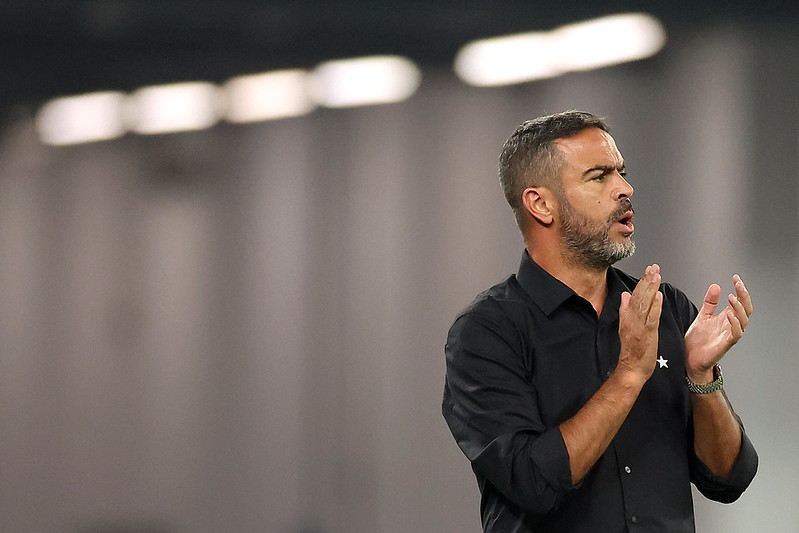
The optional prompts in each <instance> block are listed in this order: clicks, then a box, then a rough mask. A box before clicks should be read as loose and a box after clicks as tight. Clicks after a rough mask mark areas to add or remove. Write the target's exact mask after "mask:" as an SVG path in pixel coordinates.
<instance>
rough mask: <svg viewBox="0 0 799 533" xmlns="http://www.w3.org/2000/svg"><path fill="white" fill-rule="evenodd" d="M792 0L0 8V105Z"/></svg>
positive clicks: (2, 3)
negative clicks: (630, 14) (616, 16)
mask: <svg viewBox="0 0 799 533" xmlns="http://www.w3.org/2000/svg"><path fill="white" fill-rule="evenodd" d="M797 6H799V2H797V1H796V0H790V1H788V0H785V1H776V2H768V0H763V1H761V2H724V1H721V0H708V1H700V0H697V1H695V2H674V1H669V0H657V1H649V2H646V1H641V0H639V1H634V0H626V1H625V0H618V1H614V0H606V1H603V2H577V1H573V2H559V1H553V0H549V1H543V0H529V1H522V0H495V1H491V0H461V1H458V2H455V1H451V0H442V1H434V0H429V1H420V0H406V1H399V0H383V1H380V0H373V1H355V0H330V1H321V0H320V1H308V0H293V1H291V0H285V1H268V0H0V68H2V72H3V73H5V75H4V76H3V82H2V84H0V107H5V106H8V105H12V104H15V103H18V102H28V103H36V102H39V101H42V100H43V99H46V98H49V97H52V96H56V95H61V94H76V93H81V92H86V91H93V90H102V89H120V90H131V89H134V88H136V87H140V86H142V85H147V84H154V83H166V82H171V81H185V80H210V81H223V80H225V79H227V78H229V77H231V76H234V75H237V74H243V73H248V72H260V71H264V70H271V69H279V68H287V67H305V68H307V67H313V66H314V65H315V64H317V63H318V62H319V61H322V60H324V59H331V58H338V57H352V56H358V55H367V54H376V53H389V54H401V55H405V56H408V57H411V58H412V59H414V60H415V61H417V62H418V63H420V64H422V65H450V64H451V62H452V59H453V57H454V56H455V53H456V52H457V50H458V48H459V47H460V46H462V45H463V44H464V43H466V42H468V41H470V40H473V39H476V38H480V37H487V36H492V35H500V34H504V33H512V32H519V31H529V30H539V29H541V30H542V29H550V28H552V27H555V26H557V25H559V24H563V23H566V22H572V21H576V20H581V19H585V18H590V17H593V16H597V15H603V14H609V13H619V12H625V11H647V12H650V13H652V14H654V15H656V16H658V17H660V18H661V20H663V21H664V22H665V23H666V25H667V27H673V26H675V25H685V24H688V25H704V24H708V23H711V22H718V21H724V20H736V21H744V22H746V23H749V22H752V23H758V22H768V21H774V22H784V21H786V20H788V21H794V22H796V21H799V7H797Z"/></svg>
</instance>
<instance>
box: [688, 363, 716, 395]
mask: <svg viewBox="0 0 799 533" xmlns="http://www.w3.org/2000/svg"><path fill="white" fill-rule="evenodd" d="M708 373H709V374H710V378H709V379H708V377H707V374H708ZM685 383H686V385H687V386H688V390H689V391H690V392H691V393H693V394H710V393H713V392H716V391H720V390H721V389H722V388H724V378H723V376H722V375H721V367H720V366H719V365H714V366H713V368H712V369H711V370H709V371H708V372H705V373H702V377H701V378H699V379H698V380H697V379H696V378H695V377H692V376H690V375H688V374H687V373H686V376H685Z"/></svg>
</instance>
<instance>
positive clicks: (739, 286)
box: [732, 274, 754, 317]
mask: <svg viewBox="0 0 799 533" xmlns="http://www.w3.org/2000/svg"><path fill="white" fill-rule="evenodd" d="M732 282H733V284H734V285H735V294H737V295H738V300H740V301H741V305H743V308H744V310H745V311H746V316H747V317H748V316H750V315H751V314H752V311H754V306H753V305H752V296H751V295H750V294H749V291H748V290H747V289H746V285H744V282H743V280H742V279H741V276H739V275H738V274H736V275H734V276H733V277H732Z"/></svg>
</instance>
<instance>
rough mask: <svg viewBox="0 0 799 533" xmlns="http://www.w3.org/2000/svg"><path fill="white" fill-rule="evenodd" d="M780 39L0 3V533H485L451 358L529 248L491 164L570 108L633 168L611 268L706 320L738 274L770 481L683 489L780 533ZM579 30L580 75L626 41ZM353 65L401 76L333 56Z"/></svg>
mask: <svg viewBox="0 0 799 533" xmlns="http://www.w3.org/2000/svg"><path fill="white" fill-rule="evenodd" d="M630 12H635V13H646V14H648V16H649V18H647V19H646V20H647V21H648V22H646V24H648V26H645V30H643V34H644V35H645V36H649V37H652V36H654V40H653V41H652V40H650V41H647V42H650V44H651V47H650V50H649V51H648V52H645V53H642V54H641V57H639V58H637V59H636V60H634V61H631V62H622V61H621V60H618V61H610V62H608V63H607V64H605V65H604V66H602V65H599V64H597V65H594V66H590V65H588V66H586V65H582V66H574V65H572V66H568V65H566V63H565V59H564V58H563V57H561V52H560V51H557V52H552V51H550V52H548V53H539V52H535V50H533V49H531V50H532V51H528V52H524V53H522V54H521V56H514V55H513V54H514V53H515V52H518V51H520V50H522V51H524V50H528V49H527V48H524V46H526V45H524V46H522V45H521V44H519V43H518V42H517V43H516V44H513V45H512V46H511V48H510V49H509V50H510V52H505V53H504V55H503V54H501V55H500V56H489V57H494V59H493V60H492V61H489V63H490V65H499V64H501V63H503V61H502V60H501V59H502V58H503V57H504V58H505V59H509V60H508V61H504V63H509V64H510V65H511V66H513V65H516V66H519V65H528V66H529V65H532V64H533V63H536V62H540V61H541V60H542V58H544V59H547V60H551V58H553V57H555V56H557V57H558V58H560V59H558V61H560V62H559V63H557V64H555V65H554V66H553V65H552V64H549V67H551V69H550V70H548V71H546V72H543V73H541V72H539V75H538V76H537V77H536V75H535V74H533V73H531V72H532V70H531V71H529V72H527V73H522V74H520V78H519V79H517V80H516V82H511V81H508V79H506V80H505V82H498V83H493V84H492V83H491V82H490V81H486V79H483V81H482V82H480V81H479V80H478V81H476V79H475V78H474V77H471V78H470V75H469V72H473V71H470V70H468V69H465V67H464V68H462V69H461V70H459V71H456V69H455V68H454V67H455V65H456V63H457V61H461V60H463V61H465V59H464V58H465V57H466V56H467V55H468V54H466V51H465V49H464V48H463V47H464V46H465V45H467V44H469V43H472V42H474V41H475V40H480V39H486V38H490V37H496V36H501V35H508V34H518V33H521V32H535V33H534V36H538V37H541V36H542V35H543V36H546V37H547V39H545V40H546V42H547V43H550V44H551V43H552V41H553V39H554V38H555V37H557V38H561V37H562V36H563V35H565V33H564V32H563V31H555V30H558V29H561V30H562V29H563V28H564V25H571V24H573V23H577V22H581V21H587V20H594V19H596V18H597V17H600V18H601V17H606V16H608V15H615V14H620V13H630ZM603 20H604V19H603ZM797 23H799V8H797V7H796V4H795V3H794V2H788V1H785V2H768V3H767V2H762V3H755V2H751V3H750V4H747V3H741V2H738V3H727V2H720V1H708V2H691V3H688V2H686V3H683V2H670V1H665V0H664V1H652V2H635V1H626V2H625V1H613V0H609V1H605V2H601V4H600V3H590V2H588V3H585V2H576V3H574V5H560V3H552V2H543V1H537V0H535V1H521V0H517V1H510V0H507V1H505V0H503V1H496V2H479V1H472V0H464V1H460V2H448V1H442V2H435V3H430V2H421V1H410V0H409V1H405V2H399V1H396V0H391V1H384V2H379V3H378V2H367V1H360V2H359V1H354V0H350V1H346V0H335V1H328V2H313V1H291V2H289V1H282V2H278V1H267V0H249V1H247V0H238V1H234V0H229V1H221V0H220V1H211V0H181V1H177V0H176V1H170V2H161V1H156V0H83V1H59V0H48V1H35V0H28V1H25V2H10V1H6V2H1V3H0V69H2V72H3V73H4V76H3V81H2V83H1V84H0V428H2V429H0V531H3V532H13V533H16V532H20V533H22V532H59V533H60V532H68V533H73V532H75V533H83V532H118V531H121V532H169V533H171V532H223V531H224V532H227V531H232V532H256V531H257V532H270V533H272V532H275V533H351V532H359V533H360V532H380V533H406V532H411V531H414V532H416V531H421V532H436V533H456V532H457V533H463V532H475V533H476V532H477V531H479V530H480V519H479V510H478V506H479V495H478V491H477V487H476V483H475V481H474V478H473V475H472V473H471V470H470V467H469V464H468V462H467V461H466V459H465V458H464V457H463V455H462V454H461V452H460V451H459V450H458V448H457V446H456V445H455V443H454V441H453V439H452V437H451V436H450V434H449V432H448V429H447V427H446V425H445V424H444V421H443V418H442V417H441V414H440V402H441V392H442V387H443V371H444V362H443V345H444V340H445V336H446V332H447V329H448V327H449V325H450V323H451V321H452V320H453V318H454V316H455V314H456V313H457V312H458V310H459V309H461V308H462V307H463V306H465V305H466V304H467V303H468V302H469V301H470V300H471V299H472V297H473V296H474V295H475V294H476V293H477V292H479V291H481V290H483V289H485V288H487V287H488V286H490V285H492V284H494V283H497V282H499V281H500V280H502V279H504V278H505V277H506V276H508V275H509V274H511V273H513V272H515V270H516V268H517V266H518V262H519V259H520V258H521V254H522V251H523V243H522V241H521V238H520V236H519V234H518V231H517V229H516V227H515V224H514V221H513V217H512V215H511V212H510V210H509V208H508V207H507V206H506V205H505V203H504V199H503V197H502V194H501V191H500V188H499V185H498V182H497V179H496V162H497V157H498V155H499V151H500V149H501V146H502V143H503V142H504V140H505V139H506V138H507V136H508V135H509V134H510V133H511V131H512V130H513V129H514V128H515V127H516V125H517V124H519V123H520V122H522V121H523V120H525V119H527V118H531V117H534V116H538V115H541V114H545V113H550V112H556V111H562V110H565V109H569V108H581V109H585V110H588V111H591V112H594V113H596V114H599V115H602V116H604V117H606V118H607V120H608V122H609V123H610V125H611V128H612V133H613V134H614V136H615V138H616V141H617V143H618V146H619V148H620V150H621V151H622V153H623V155H624V156H625V159H626V163H627V167H628V169H629V176H630V181H631V183H632V184H633V186H634V187H635V191H636V192H635V195H634V197H633V201H634V203H635V206H636V211H637V216H636V229H637V231H636V242H637V244H638V251H637V253H636V254H635V256H633V257H632V258H629V259H627V260H625V261H624V262H623V263H622V264H621V265H620V266H621V267H622V268H623V269H625V270H627V271H629V272H630V273H631V274H634V275H638V274H639V273H641V272H642V271H643V268H644V267H645V266H646V265H647V264H650V263H653V262H658V263H659V264H660V265H661V267H662V271H663V275H664V278H665V279H666V281H669V282H671V283H673V284H675V285H677V286H679V287H681V288H682V289H683V290H684V291H685V292H686V293H687V294H688V295H689V296H690V297H691V298H692V299H693V300H694V301H695V302H701V299H702V296H703V295H704V291H705V289H706V288H707V286H708V285H709V284H710V283H712V282H719V283H720V284H721V285H722V287H723V290H724V291H726V292H729V291H731V290H732V283H731V276H732V275H733V274H734V273H740V274H741V275H742V277H743V278H744V280H745V281H746V283H747V286H748V288H749V290H750V292H751V293H752V294H753V297H754V300H755V306H756V312H755V315H754V316H753V321H752V323H751V325H750V328H749V329H748V330H747V333H746V336H745V337H744V339H743V340H742V341H741V342H740V343H739V345H738V346H736V347H735V348H734V350H733V351H732V352H731V353H730V354H729V355H728V356H727V357H726V358H725V365H724V369H725V384H726V387H727V390H728V395H729V397H730V399H731V401H732V402H733V404H734V405H735V407H736V410H737V411H738V413H739V414H740V415H741V417H742V418H743V420H744V423H745V424H746V427H747V431H748V433H749V435H750V437H751V439H752V441H753V442H754V443H755V445H756V447H757V448H758V451H759V453H760V460H761V464H760V470H759V473H758V475H757V477H756V478H755V481H754V482H753V484H752V486H751V487H750V489H749V490H748V491H747V492H746V493H745V494H744V495H743V497H742V498H741V499H740V500H739V501H738V502H736V503H734V504H732V505H728V506H726V505H720V504H714V503H709V502H706V501H704V500H702V498H701V497H699V496H697V497H696V507H697V511H696V514H697V526H698V530H699V531H703V532H706V533H711V532H730V531H734V532H750V531H752V532H753V531H775V532H797V531H799V526H797V524H799V506H797V505H796V502H797V501H799V481H797V480H799V460H797V458H796V442H797V441H799V409H797V404H799V387H797V386H796V378H795V377H796V376H797V374H799V358H797V355H796V348H795V347H796V345H797V341H799V328H797V323H796V322H797V318H796V317H797V302H799V281H797V274H798V273H799V268H797V267H798V266H799V239H797V236H796V229H797V227H799V210H797V208H796V203H797V200H798V199H799V180H798V179H797V178H799V158H798V157H797V151H798V150H799V31H797V30H796V27H797ZM566 28H571V26H566ZM583 35H584V38H585V39H587V40H586V41H585V43H584V44H583V45H582V48H581V49H580V50H581V52H580V53H578V58H585V57H587V56H588V55H589V51H591V50H593V49H594V48H596V49H602V48H603V47H604V45H605V44H607V43H608V42H610V41H614V40H615V39H616V38H617V37H618V36H619V35H622V36H624V35H628V31H627V30H619V29H613V28H610V29H607V28H604V29H603V28H598V27H594V26H590V27H589V33H588V34H587V37H585V34H583ZM532 41H534V42H539V41H540V39H539V41H536V40H535V39H533V40H532ZM622 41H624V39H622ZM586 43H587V44H586ZM652 43H654V44H652ZM528 44H529V43H528ZM539 44H540V42H539ZM558 50H560V49H558ZM514 51H515V52H514ZM473 55H474V54H473ZM478 55H479V54H478ZM375 56H388V59H389V62H391V61H393V65H394V66H396V67H398V69H399V71H398V72H399V73H400V74H389V73H388V71H383V70H380V69H381V68H383V67H374V65H372V66H369V65H371V64H369V65H367V67H368V68H367V67H365V68H366V70H365V71H361V77H360V78H358V77H357V76H356V78H355V79H354V81H353V80H352V79H350V78H346V76H345V75H342V76H344V78H341V77H337V76H339V75H341V73H340V72H339V71H338V70H336V69H337V68H338V67H341V66H342V65H343V63H341V62H333V63H329V62H330V61H331V60H340V59H353V58H362V57H372V58H374V57H375ZM498 57H499V59H497V58H498ZM564 57H565V55H564ZM456 58H458V59H457V60H456ZM550 63H551V61H550ZM457 64H458V65H461V66H462V63H457ZM356 65H361V66H363V65H366V63H357V62H356ZM344 66H345V67H346V65H344ZM373 67H374V68H376V69H377V70H369V68H373ZM459 68H460V67H459ZM533 70H534V69H533ZM356 71H357V69H356ZM344 72H345V74H346V72H347V71H346V68H345V69H344ZM364 72H365V73H366V74H364ZM262 74H275V75H274V76H261V75H262ZM255 75H258V76H255ZM395 75H396V76H399V77H394V76H395ZM242 76H245V77H244V78H241V77H242ZM259 76H260V77H259ZM525 76H527V77H525ZM179 82H193V84H192V85H189V86H186V85H173V84H176V83H179ZM249 82H253V83H255V85H248V83H249ZM375 82H377V83H376V85H377V86H381V87H383V89H388V90H389V91H388V96H386V95H383V96H382V97H374V99H373V100H369V97H368V96H366V97H364V96H361V98H362V99H361V100H358V98H356V97H352V96H351V94H352V93H350V92H346V91H343V89H344V88H349V89H352V90H356V89H359V88H368V87H372V85H374V84H375ZM259 83H260V84H261V85H259ZM181 87H182V88H183V89H187V88H188V92H183V93H181V92H180V90H181ZM158 88H160V89H170V88H171V89H172V90H173V92H172V93H170V92H169V90H167V91H166V93H164V94H166V95H167V96H169V95H170V94H171V95H172V96H173V97H175V95H177V96H176V97H175V98H173V99H172V100H170V99H169V98H166V99H165V100H164V99H159V98H157V97H154V96H153V90H156V89H158ZM339 89H341V91H339ZM392 90H393V92H392ZM175 91H177V92H175ZM98 92H99V97H98V98H99V99H94V100H92V99H91V98H86V99H80V98H77V97H84V96H86V95H95V96H96V95H97V94H98ZM356 92H357V91H356ZM339 93H341V94H339ZM247 95H249V96H250V97H251V98H250V100H247V99H246V98H245V97H246V96H247ZM337 95H338V96H337ZM342 95H343V96H342ZM64 97H69V98H67V99H64ZM337 98H338V99H337ZM347 98H350V99H349V100H348V99H347ZM381 98H382V100H381ZM153 101H155V102H156V104H154V105H155V107H152V106H150V104H152V102H153ZM246 101H249V102H250V104H249V105H245V102H246ZM86 102H88V104H86ZM191 102H194V104H191V105H189V104H190V103H191ZM253 102H254V103H253ZM84 104H86V106H85V107H81V106H82V105H84ZM148 106H150V107H148ZM197 109H204V110H205V114H204V115H203V114H202V113H200V115H197V114H196V113H195V112H196V110H197ZM103 117H104V118H103ZM170 117H171V118H173V119H175V121H176V122H172V123H169V122H168V121H167V122H164V120H165V119H166V118H170ZM76 118H77V120H75V119H76ZM101 119H102V120H101ZM181 121H182V122H181ZM652 497H653V498H657V497H658V495H657V494H652Z"/></svg>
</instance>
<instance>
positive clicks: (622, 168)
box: [583, 163, 627, 177]
mask: <svg viewBox="0 0 799 533" xmlns="http://www.w3.org/2000/svg"><path fill="white" fill-rule="evenodd" d="M626 169H627V167H626V166H625V165H624V164H623V163H622V165H621V166H618V167H617V166H616V165H596V166H593V167H591V168H589V169H588V170H586V171H585V172H583V177H585V176H587V175H588V174H590V173H592V172H595V171H597V170H601V171H602V173H603V174H607V173H608V172H613V171H614V170H618V171H619V172H624V171H625V170H626Z"/></svg>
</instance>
